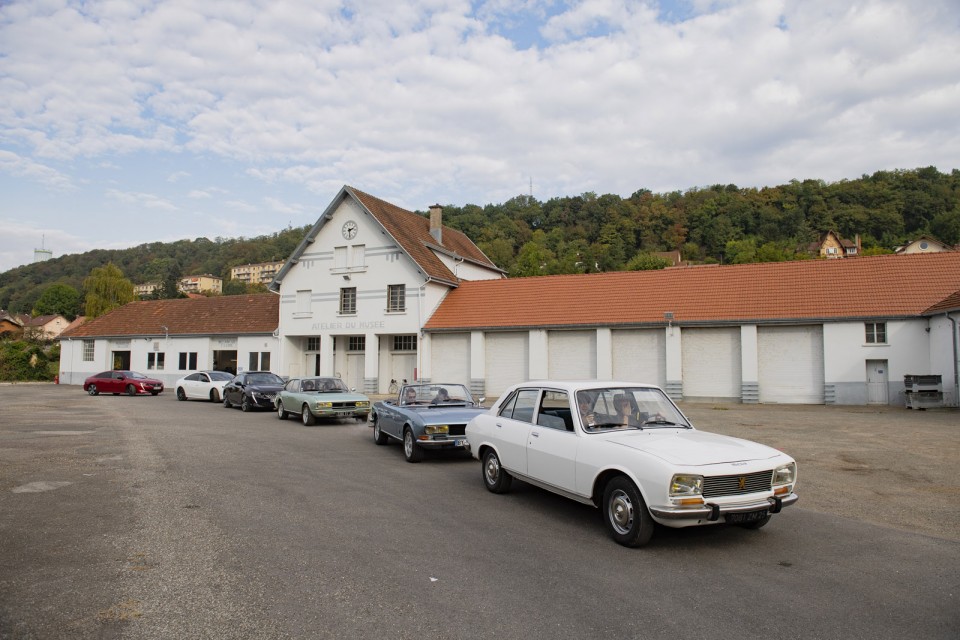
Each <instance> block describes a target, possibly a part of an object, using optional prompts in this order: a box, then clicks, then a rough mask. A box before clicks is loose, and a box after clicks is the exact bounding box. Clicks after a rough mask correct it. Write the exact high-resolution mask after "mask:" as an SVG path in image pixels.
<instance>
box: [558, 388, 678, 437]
mask: <svg viewBox="0 0 960 640" xmlns="http://www.w3.org/2000/svg"><path fill="white" fill-rule="evenodd" d="M577 407H578V409H579V412H580V420H581V423H582V424H583V428H584V430H585V431H587V432H588V433H595V432H600V431H609V430H613V429H657V428H667V427H671V428H675V427H684V428H691V426H690V423H689V422H688V421H687V419H686V418H685V417H684V416H683V414H682V413H680V411H679V410H678V409H677V408H676V406H675V405H674V404H673V402H671V401H670V398H668V397H667V396H666V394H665V393H664V392H663V391H661V390H660V389H656V388H647V387H604V388H599V389H584V390H582V391H578V392H577Z"/></svg>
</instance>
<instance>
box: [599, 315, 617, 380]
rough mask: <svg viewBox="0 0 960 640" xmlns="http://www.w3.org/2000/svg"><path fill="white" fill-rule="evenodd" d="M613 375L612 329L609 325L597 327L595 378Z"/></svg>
mask: <svg viewBox="0 0 960 640" xmlns="http://www.w3.org/2000/svg"><path fill="white" fill-rule="evenodd" d="M612 377H613V331H611V330H610V328H609V327H602V328H600V329H597V379H598V380H609V379H610V378H612Z"/></svg>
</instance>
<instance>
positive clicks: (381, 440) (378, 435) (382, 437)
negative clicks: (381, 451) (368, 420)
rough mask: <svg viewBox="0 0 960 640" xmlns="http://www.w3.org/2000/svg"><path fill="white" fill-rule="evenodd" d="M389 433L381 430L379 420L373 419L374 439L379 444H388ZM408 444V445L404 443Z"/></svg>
mask: <svg viewBox="0 0 960 640" xmlns="http://www.w3.org/2000/svg"><path fill="white" fill-rule="evenodd" d="M387 440H389V438H387V434H385V433H384V432H383V431H380V423H379V422H377V420H374V421H373V441H374V442H376V443H377V444H387ZM404 446H406V445H404Z"/></svg>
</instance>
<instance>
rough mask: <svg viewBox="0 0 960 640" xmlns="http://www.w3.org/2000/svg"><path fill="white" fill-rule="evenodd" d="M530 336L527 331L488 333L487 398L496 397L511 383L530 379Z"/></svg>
mask: <svg viewBox="0 0 960 640" xmlns="http://www.w3.org/2000/svg"><path fill="white" fill-rule="evenodd" d="M529 338H530V336H529V334H528V333H527V332H526V331H522V332H520V331H518V332H505V333H488V334H487V335H486V341H485V342H486V350H485V352H484V353H485V356H486V360H487V362H486V365H487V379H486V381H485V384H486V395H487V398H496V397H497V396H499V395H500V394H502V393H503V392H504V390H506V388H507V387H509V386H510V385H512V384H517V383H519V382H524V381H526V380H529V379H530V367H529V366H528V364H527V362H528V357H529V356H528V355H527V354H528V353H529V351H530V339H529Z"/></svg>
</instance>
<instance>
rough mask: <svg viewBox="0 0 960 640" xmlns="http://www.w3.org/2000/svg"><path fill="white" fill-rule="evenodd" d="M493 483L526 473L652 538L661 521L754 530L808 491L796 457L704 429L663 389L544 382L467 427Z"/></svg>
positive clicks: (634, 537)
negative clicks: (801, 486) (799, 486)
mask: <svg viewBox="0 0 960 640" xmlns="http://www.w3.org/2000/svg"><path fill="white" fill-rule="evenodd" d="M466 436H467V440H468V443H469V446H470V452H471V454H472V455H473V457H475V458H477V459H478V460H480V461H481V462H482V466H481V469H482V476H483V482H484V484H485V485H486V487H487V489H489V490H490V491H492V492H494V493H504V492H506V491H508V490H509V488H510V483H511V480H512V479H513V478H518V479H520V480H523V481H525V482H528V483H530V484H533V485H536V486H538V487H541V488H543V489H547V490H548V491H553V492H554V493H558V494H560V495H563V496H566V497H568V498H572V499H573V500H577V501H578V502H583V503H585V504H592V505H594V506H596V507H599V508H600V509H601V511H602V514H603V520H604V523H605V524H606V527H607V529H608V530H609V532H610V535H611V536H612V537H613V539H614V540H616V541H617V542H618V543H620V544H622V545H625V546H628V547H638V546H641V545H643V544H646V543H647V542H648V541H649V540H650V536H651V535H652V534H653V529H654V523H659V524H662V525H665V526H668V527H690V526H697V525H709V524H719V523H728V524H735V525H739V526H742V527H747V528H750V529H759V528H760V527H762V526H764V525H765V524H767V522H768V521H769V520H770V516H771V514H775V513H779V512H780V510H781V509H782V508H783V507H785V506H788V505H791V504H794V503H795V502H796V501H797V494H795V493H794V492H793V490H794V487H795V486H796V482H797V463H796V462H795V461H794V460H793V458H791V457H790V456H788V455H786V454H785V453H783V452H781V451H778V450H777V449H773V448H771V447H767V446H765V445H762V444H757V443H755V442H750V441H749V440H741V439H738V438H731V437H728V436H722V435H718V434H714V433H707V432H705V431H698V430H697V429H695V428H694V427H693V425H692V424H691V423H690V421H689V420H688V419H687V418H686V417H685V416H684V415H683V413H681V412H680V409H679V408H677V406H676V405H675V404H674V403H673V402H672V401H671V400H670V398H669V397H668V396H667V394H666V393H664V392H663V390H662V389H660V388H659V387H655V386H652V385H646V384H637V383H631V382H601V381H596V380H593V381H582V382H571V381H564V382H554V381H537V382H526V383H523V384H518V385H515V386H513V387H511V388H510V389H508V390H507V391H506V392H505V393H504V394H503V395H502V396H500V399H499V400H498V401H497V403H496V404H495V405H494V406H493V407H492V408H491V409H490V410H489V411H488V412H487V413H485V414H482V415H479V416H477V417H475V418H473V420H471V421H470V423H469V424H468V425H467V428H466Z"/></svg>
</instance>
